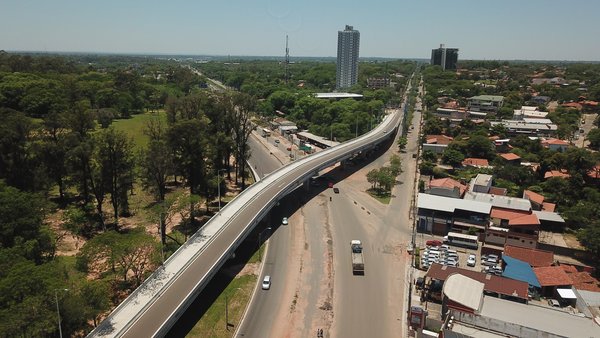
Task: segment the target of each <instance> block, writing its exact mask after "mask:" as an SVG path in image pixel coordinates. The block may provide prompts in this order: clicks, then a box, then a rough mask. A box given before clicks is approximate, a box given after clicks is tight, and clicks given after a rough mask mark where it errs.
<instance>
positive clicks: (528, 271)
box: [502, 255, 542, 288]
mask: <svg viewBox="0 0 600 338" xmlns="http://www.w3.org/2000/svg"><path fill="white" fill-rule="evenodd" d="M502 260H503V261H504V263H505V265H506V267H505V268H504V272H502V277H506V278H510V279H515V280H520V281H523V282H527V283H528V284H529V285H531V286H535V287H538V288H540V287H542V286H541V285H540V282H539V281H538V279H537V277H536V276H535V272H533V268H532V267H531V266H530V265H529V263H527V262H524V261H522V260H519V259H516V258H512V257H510V256H506V255H502Z"/></svg>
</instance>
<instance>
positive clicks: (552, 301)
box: [548, 299, 560, 307]
mask: <svg viewBox="0 0 600 338" xmlns="http://www.w3.org/2000/svg"><path fill="white" fill-rule="evenodd" d="M548 305H550V306H552V307H560V303H559V302H558V301H557V300H556V299H548Z"/></svg>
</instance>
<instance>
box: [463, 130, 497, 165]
mask: <svg viewBox="0 0 600 338" xmlns="http://www.w3.org/2000/svg"><path fill="white" fill-rule="evenodd" d="M467 152H468V154H469V157H476V158H486V159H488V160H491V159H492V158H493V157H494V156H495V154H496V151H495V149H494V147H493V143H492V141H490V139H488V138H487V137H486V136H484V135H473V136H471V137H470V138H469V140H468V141H467Z"/></svg>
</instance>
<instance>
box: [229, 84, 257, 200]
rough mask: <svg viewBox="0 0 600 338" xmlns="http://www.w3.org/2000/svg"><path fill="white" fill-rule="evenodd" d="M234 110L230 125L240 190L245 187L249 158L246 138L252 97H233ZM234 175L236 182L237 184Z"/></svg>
mask: <svg viewBox="0 0 600 338" xmlns="http://www.w3.org/2000/svg"><path fill="white" fill-rule="evenodd" d="M233 104H234V108H233V110H232V111H231V118H230V125H231V127H232V135H233V141H234V143H235V155H236V167H237V168H238V171H239V176H241V177H242V189H244V188H245V187H246V182H245V179H244V176H245V173H246V160H247V159H248V157H249V155H250V154H249V149H250V148H249V147H248V138H249V137H250V134H251V133H252V123H251V122H250V112H251V111H253V110H254V108H255V107H256V101H255V99H254V98H253V97H251V96H249V95H247V94H244V93H238V94H235V96H234V97H233ZM237 177H238V175H236V182H237Z"/></svg>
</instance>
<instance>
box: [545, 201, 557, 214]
mask: <svg viewBox="0 0 600 338" xmlns="http://www.w3.org/2000/svg"><path fill="white" fill-rule="evenodd" d="M542 210H543V211H549V212H554V210H556V204H554V203H550V202H544V203H542Z"/></svg>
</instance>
